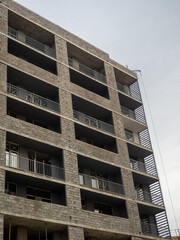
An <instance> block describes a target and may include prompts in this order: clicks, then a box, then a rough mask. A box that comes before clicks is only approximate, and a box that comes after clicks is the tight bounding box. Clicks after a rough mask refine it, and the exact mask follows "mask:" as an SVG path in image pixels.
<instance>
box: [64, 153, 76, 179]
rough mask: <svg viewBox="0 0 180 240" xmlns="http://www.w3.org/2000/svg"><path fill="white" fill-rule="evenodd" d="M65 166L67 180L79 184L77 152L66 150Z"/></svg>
mask: <svg viewBox="0 0 180 240" xmlns="http://www.w3.org/2000/svg"><path fill="white" fill-rule="evenodd" d="M64 168H65V174H66V175H65V176H66V181H67V182H71V183H74V184H79V174H78V162H77V155H76V154H75V153H73V152H71V151H67V150H64Z"/></svg>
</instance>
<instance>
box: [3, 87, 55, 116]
mask: <svg viewBox="0 0 180 240" xmlns="http://www.w3.org/2000/svg"><path fill="white" fill-rule="evenodd" d="M7 91H8V93H10V94H11V95H13V96H16V97H18V98H20V99H23V100H25V101H27V102H30V103H33V104H35V105H38V106H40V107H43V108H47V109H49V110H52V111H54V112H60V109H59V103H57V102H54V101H52V100H50V99H47V98H44V97H42V96H39V95H37V94H35V93H32V92H29V91H27V90H25V89H23V88H20V87H17V86H15V85H13V84H11V83H8V84H7Z"/></svg>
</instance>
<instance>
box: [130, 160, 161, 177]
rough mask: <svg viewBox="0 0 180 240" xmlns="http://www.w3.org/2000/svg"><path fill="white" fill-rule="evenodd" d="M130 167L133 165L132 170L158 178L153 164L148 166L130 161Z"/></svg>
mask: <svg viewBox="0 0 180 240" xmlns="http://www.w3.org/2000/svg"><path fill="white" fill-rule="evenodd" d="M130 165H131V168H132V169H134V170H137V171H140V172H145V173H147V174H150V175H153V176H157V171H156V167H155V165H154V164H153V163H152V164H148V163H143V162H139V161H136V160H134V159H130Z"/></svg>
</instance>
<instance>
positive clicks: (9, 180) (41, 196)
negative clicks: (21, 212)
mask: <svg viewBox="0 0 180 240" xmlns="http://www.w3.org/2000/svg"><path fill="white" fill-rule="evenodd" d="M5 193H6V194H9V195H13V196H18V197H22V198H26V199H29V200H33V201H40V202H46V203H54V204H59V205H66V197H65V185H64V184H61V183H55V182H50V181H46V180H44V179H38V181H37V178H35V177H31V176H25V175H21V174H18V173H14V172H10V171H6V185H5Z"/></svg>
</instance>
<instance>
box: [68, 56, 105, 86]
mask: <svg viewBox="0 0 180 240" xmlns="http://www.w3.org/2000/svg"><path fill="white" fill-rule="evenodd" d="M69 66H70V67H73V68H75V69H77V70H79V71H80V72H82V73H84V74H86V75H88V76H90V77H92V78H95V79H97V80H99V81H100V82H103V83H107V81H106V76H104V75H103V74H101V73H99V72H97V71H95V70H93V69H91V68H89V67H87V66H85V65H83V64H82V63H79V62H78V61H77V60H75V59H72V58H70V57H69Z"/></svg>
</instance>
